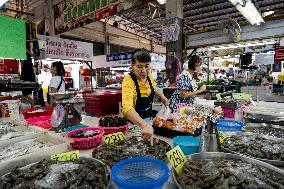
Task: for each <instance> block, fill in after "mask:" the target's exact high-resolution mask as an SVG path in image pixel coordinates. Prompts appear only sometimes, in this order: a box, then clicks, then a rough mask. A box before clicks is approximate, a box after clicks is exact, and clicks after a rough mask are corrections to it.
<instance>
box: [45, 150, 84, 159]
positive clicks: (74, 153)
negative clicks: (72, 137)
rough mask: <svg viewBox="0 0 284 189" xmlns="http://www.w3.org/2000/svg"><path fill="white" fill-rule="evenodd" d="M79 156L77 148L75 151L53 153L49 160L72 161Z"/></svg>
mask: <svg viewBox="0 0 284 189" xmlns="http://www.w3.org/2000/svg"><path fill="white" fill-rule="evenodd" d="M79 157H80V152H79V150H76V151H71V152H66V153H61V154H54V155H52V156H51V157H50V159H51V160H54V161H72V160H76V159H79Z"/></svg>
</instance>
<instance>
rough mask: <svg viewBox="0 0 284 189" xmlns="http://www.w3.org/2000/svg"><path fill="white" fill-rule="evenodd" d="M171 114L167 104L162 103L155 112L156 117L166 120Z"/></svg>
mask: <svg viewBox="0 0 284 189" xmlns="http://www.w3.org/2000/svg"><path fill="white" fill-rule="evenodd" d="M170 114H171V109H170V108H169V107H168V106H164V105H162V108H161V109H160V111H159V112H158V113H157V115H156V117H158V118H161V119H165V120H167V119H168V118H169V116H170Z"/></svg>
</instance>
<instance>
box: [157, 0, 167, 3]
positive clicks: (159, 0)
mask: <svg viewBox="0 0 284 189" xmlns="http://www.w3.org/2000/svg"><path fill="white" fill-rule="evenodd" d="M166 1H167V0H157V2H158V3H159V4H165V3H166Z"/></svg>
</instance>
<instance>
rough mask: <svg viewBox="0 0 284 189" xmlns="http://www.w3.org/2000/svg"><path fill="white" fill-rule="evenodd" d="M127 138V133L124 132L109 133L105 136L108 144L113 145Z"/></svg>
mask: <svg viewBox="0 0 284 189" xmlns="http://www.w3.org/2000/svg"><path fill="white" fill-rule="evenodd" d="M123 140H125V135H124V134H123V133H122V132H118V133H114V134H109V135H106V136H104V142H105V143H106V144H107V145H112V144H115V143H117V142H119V141H123Z"/></svg>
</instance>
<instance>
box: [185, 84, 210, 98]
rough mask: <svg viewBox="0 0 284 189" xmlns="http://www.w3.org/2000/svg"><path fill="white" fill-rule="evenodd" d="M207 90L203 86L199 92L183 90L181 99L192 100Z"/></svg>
mask: <svg viewBox="0 0 284 189" xmlns="http://www.w3.org/2000/svg"><path fill="white" fill-rule="evenodd" d="M205 90H206V86H202V87H200V89H199V90H196V91H192V92H190V91H185V90H181V91H180V97H181V98H190V97H195V96H196V95H198V94H200V93H203V92H204V91H205Z"/></svg>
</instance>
